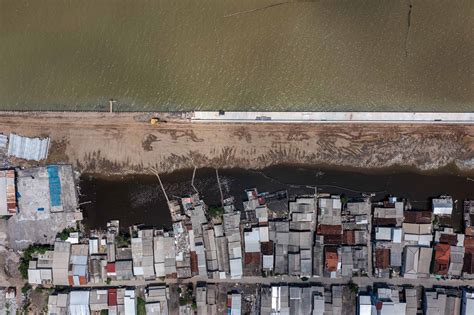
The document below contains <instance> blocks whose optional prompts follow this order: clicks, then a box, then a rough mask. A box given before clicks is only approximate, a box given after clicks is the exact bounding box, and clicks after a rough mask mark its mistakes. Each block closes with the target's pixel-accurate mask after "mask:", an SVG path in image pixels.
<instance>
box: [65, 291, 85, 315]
mask: <svg viewBox="0 0 474 315" xmlns="http://www.w3.org/2000/svg"><path fill="white" fill-rule="evenodd" d="M68 309H69V312H68V314H71V315H89V314H90V310H89V291H71V292H70V293H69V307H68Z"/></svg>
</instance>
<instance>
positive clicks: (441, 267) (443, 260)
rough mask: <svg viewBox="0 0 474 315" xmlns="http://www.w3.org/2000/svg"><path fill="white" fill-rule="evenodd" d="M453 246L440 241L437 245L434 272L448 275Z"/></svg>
mask: <svg viewBox="0 0 474 315" xmlns="http://www.w3.org/2000/svg"><path fill="white" fill-rule="evenodd" d="M450 254H451V246H450V245H449V244H441V243H438V244H436V246H435V263H434V269H433V273H435V274H437V275H442V276H444V275H447V274H448V268H449V257H450Z"/></svg>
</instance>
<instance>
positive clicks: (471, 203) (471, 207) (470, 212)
mask: <svg viewBox="0 0 474 315" xmlns="http://www.w3.org/2000/svg"><path fill="white" fill-rule="evenodd" d="M473 220H474V200H466V201H464V234H465V235H466V236H469V237H474V228H473V226H472V221H473Z"/></svg>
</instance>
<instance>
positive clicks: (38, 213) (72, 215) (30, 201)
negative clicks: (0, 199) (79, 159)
mask: <svg viewBox="0 0 474 315" xmlns="http://www.w3.org/2000/svg"><path fill="white" fill-rule="evenodd" d="M16 174H17V176H16V189H17V193H16V198H17V207H18V212H17V214H16V215H14V216H11V218H10V219H9V220H8V221H7V223H8V231H9V237H10V246H11V247H12V248H14V249H24V248H26V247H27V246H28V245H29V244H52V243H54V241H55V240H56V236H57V234H58V233H59V232H61V231H62V230H64V229H65V228H67V227H75V226H76V222H77V221H79V220H81V219H82V213H81V212H80V211H79V210H78V200H77V193H76V183H75V175H74V171H73V169H72V166H71V165H50V166H47V167H35V168H27V169H18V170H17V171H16ZM0 193H1V191H0ZM45 220H49V221H51V222H54V224H51V225H50V226H49V228H45V226H44V225H45ZM24 230H28V233H27V235H24V234H23V235H22V231H24ZM25 237H26V238H25Z"/></svg>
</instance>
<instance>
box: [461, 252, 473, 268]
mask: <svg viewBox="0 0 474 315" xmlns="http://www.w3.org/2000/svg"><path fill="white" fill-rule="evenodd" d="M465 250H466V252H465V253H464V266H463V268H462V271H463V272H466V273H469V274H474V248H466V249H465Z"/></svg>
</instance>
